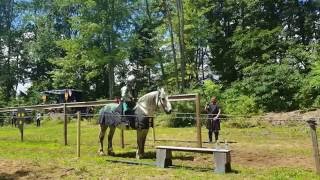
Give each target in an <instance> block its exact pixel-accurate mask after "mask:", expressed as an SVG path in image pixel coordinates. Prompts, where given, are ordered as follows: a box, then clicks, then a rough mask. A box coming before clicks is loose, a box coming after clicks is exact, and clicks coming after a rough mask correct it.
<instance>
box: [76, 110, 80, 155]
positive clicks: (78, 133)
mask: <svg viewBox="0 0 320 180" xmlns="http://www.w3.org/2000/svg"><path fill="white" fill-rule="evenodd" d="M80 128H81V114H80V111H78V112H77V157H78V158H79V157H80V145H81V141H80V137H81V129H80Z"/></svg>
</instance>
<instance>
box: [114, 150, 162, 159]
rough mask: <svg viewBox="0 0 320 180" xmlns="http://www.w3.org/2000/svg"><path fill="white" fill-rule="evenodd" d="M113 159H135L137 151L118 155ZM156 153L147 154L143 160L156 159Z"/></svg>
mask: <svg viewBox="0 0 320 180" xmlns="http://www.w3.org/2000/svg"><path fill="white" fill-rule="evenodd" d="M113 157H121V158H135V157H136V151H131V152H123V153H116V154H115V155H114V156H113ZM155 158H156V153H155V152H145V154H144V156H143V159H155Z"/></svg>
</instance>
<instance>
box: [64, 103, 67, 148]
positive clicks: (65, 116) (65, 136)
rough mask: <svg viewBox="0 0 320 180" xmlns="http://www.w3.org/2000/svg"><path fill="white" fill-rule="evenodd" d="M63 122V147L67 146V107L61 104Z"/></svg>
mask: <svg viewBox="0 0 320 180" xmlns="http://www.w3.org/2000/svg"><path fill="white" fill-rule="evenodd" d="M63 121H64V128H63V130H64V131H63V134H64V145H65V146H66V145H68V132H67V131H68V118H67V105H66V104H65V103H64V104H63Z"/></svg>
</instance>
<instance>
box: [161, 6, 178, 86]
mask: <svg viewBox="0 0 320 180" xmlns="http://www.w3.org/2000/svg"><path fill="white" fill-rule="evenodd" d="M164 5H165V11H166V14H167V17H168V25H169V32H170V40H171V49H172V56H173V63H174V71H175V78H176V84H177V89H180V85H179V73H178V62H177V53H176V47H175V44H174V35H173V26H172V19H171V11H170V9H168V6H167V3H166V0H164Z"/></svg>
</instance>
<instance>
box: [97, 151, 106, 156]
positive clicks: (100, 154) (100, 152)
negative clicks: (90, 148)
mask: <svg viewBox="0 0 320 180" xmlns="http://www.w3.org/2000/svg"><path fill="white" fill-rule="evenodd" d="M98 154H99V156H106V154H105V153H104V152H103V151H99V152H98Z"/></svg>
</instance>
